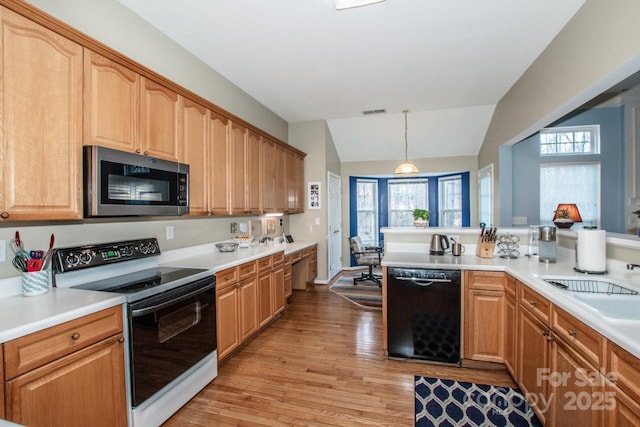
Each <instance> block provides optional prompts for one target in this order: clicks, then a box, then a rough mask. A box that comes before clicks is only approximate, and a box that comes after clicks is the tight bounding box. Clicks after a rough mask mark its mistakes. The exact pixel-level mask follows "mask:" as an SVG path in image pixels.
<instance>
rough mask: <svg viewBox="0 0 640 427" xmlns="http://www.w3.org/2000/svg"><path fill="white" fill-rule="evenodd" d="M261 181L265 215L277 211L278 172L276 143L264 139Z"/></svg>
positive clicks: (262, 208)
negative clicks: (276, 178) (276, 180)
mask: <svg viewBox="0 0 640 427" xmlns="http://www.w3.org/2000/svg"><path fill="white" fill-rule="evenodd" d="M260 159H261V160H260V166H261V169H260V181H261V186H260V188H261V192H262V206H261V210H262V212H263V213H272V212H275V211H276V201H275V192H274V186H275V171H276V164H275V161H276V143H275V142H273V141H271V140H269V139H267V138H262V144H261V153H260Z"/></svg>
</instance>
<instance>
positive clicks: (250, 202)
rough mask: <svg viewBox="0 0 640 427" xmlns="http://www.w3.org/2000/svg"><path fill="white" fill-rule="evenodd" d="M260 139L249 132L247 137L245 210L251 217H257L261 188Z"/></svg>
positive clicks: (255, 134)
mask: <svg viewBox="0 0 640 427" xmlns="http://www.w3.org/2000/svg"><path fill="white" fill-rule="evenodd" d="M261 145H262V138H261V137H260V135H258V134H257V133H255V132H251V131H249V133H248V136H247V153H246V155H247V163H246V164H247V190H246V194H247V210H248V211H249V212H248V213H250V214H252V215H259V214H260V213H261V211H260V206H261V203H260V193H261V191H260V190H261V188H262V181H261V170H260V151H261V150H260V146H261Z"/></svg>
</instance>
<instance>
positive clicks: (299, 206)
mask: <svg viewBox="0 0 640 427" xmlns="http://www.w3.org/2000/svg"><path fill="white" fill-rule="evenodd" d="M294 162H295V165H296V166H295V173H296V178H295V180H296V190H295V193H296V208H295V211H296V212H297V213H302V212H304V202H305V196H304V193H305V186H304V157H302V156H301V155H299V154H296V155H295V158H294Z"/></svg>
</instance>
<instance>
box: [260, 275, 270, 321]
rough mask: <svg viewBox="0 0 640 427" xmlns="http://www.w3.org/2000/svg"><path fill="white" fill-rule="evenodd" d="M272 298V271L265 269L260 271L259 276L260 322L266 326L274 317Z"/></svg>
mask: <svg viewBox="0 0 640 427" xmlns="http://www.w3.org/2000/svg"><path fill="white" fill-rule="evenodd" d="M271 299H272V288H271V272H270V271H265V272H262V273H260V276H259V277H258V301H259V307H258V308H259V310H258V316H259V317H258V323H259V325H260V326H264V325H265V324H267V323H268V322H269V321H270V320H271V319H272V318H273V309H272V307H271V304H272V303H271Z"/></svg>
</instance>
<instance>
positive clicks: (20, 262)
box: [11, 252, 29, 273]
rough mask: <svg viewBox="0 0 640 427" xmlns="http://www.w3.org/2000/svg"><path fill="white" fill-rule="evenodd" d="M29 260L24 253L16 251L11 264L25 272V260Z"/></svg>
mask: <svg viewBox="0 0 640 427" xmlns="http://www.w3.org/2000/svg"><path fill="white" fill-rule="evenodd" d="M28 261H29V257H28V256H27V255H26V254H25V253H22V252H20V253H16V255H15V256H14V257H13V260H11V264H12V265H13V266H14V267H15V269H16V270H18V271H21V272H23V273H26V272H27V262H28Z"/></svg>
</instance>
